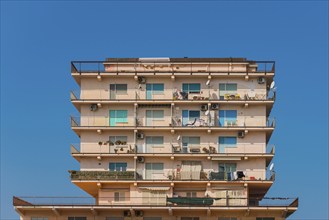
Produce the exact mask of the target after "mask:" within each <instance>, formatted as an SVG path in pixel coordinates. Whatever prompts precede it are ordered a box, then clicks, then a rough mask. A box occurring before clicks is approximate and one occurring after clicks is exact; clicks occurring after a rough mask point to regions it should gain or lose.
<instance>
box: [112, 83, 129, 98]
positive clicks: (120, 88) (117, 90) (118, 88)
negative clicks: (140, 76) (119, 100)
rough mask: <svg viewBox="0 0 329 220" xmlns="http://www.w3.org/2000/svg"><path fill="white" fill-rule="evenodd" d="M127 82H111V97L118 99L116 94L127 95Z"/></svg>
mask: <svg viewBox="0 0 329 220" xmlns="http://www.w3.org/2000/svg"><path fill="white" fill-rule="evenodd" d="M126 94H127V84H110V99H116V95H126Z"/></svg>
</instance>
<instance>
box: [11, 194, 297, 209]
mask: <svg viewBox="0 0 329 220" xmlns="http://www.w3.org/2000/svg"><path fill="white" fill-rule="evenodd" d="M13 205H14V206H54V205H56V206H71V207H73V206H80V207H81V206H97V205H109V206H110V207H116V206H120V207H122V206H127V207H132V206H139V207H141V206H144V207H149V206H151V207H152V206H154V207H157V206H159V207H171V206H175V207H184V206H193V207H204V206H211V207H229V206H231V207H236V206H240V207H298V198H281V197H276V198H270V197H265V198H246V197H232V196H231V197H229V196H227V197H194V198H187V197H172V196H169V197H155V198H154V199H150V197H122V198H119V199H118V198H114V197H98V198H97V200H96V199H95V198H93V197H13Z"/></svg>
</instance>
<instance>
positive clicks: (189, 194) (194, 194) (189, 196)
mask: <svg viewBox="0 0 329 220" xmlns="http://www.w3.org/2000/svg"><path fill="white" fill-rule="evenodd" d="M186 197H188V198H195V197H196V192H186Z"/></svg>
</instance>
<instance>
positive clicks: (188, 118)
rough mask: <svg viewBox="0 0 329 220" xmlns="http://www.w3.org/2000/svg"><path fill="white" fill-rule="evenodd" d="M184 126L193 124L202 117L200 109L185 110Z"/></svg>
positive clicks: (183, 113) (183, 112)
mask: <svg viewBox="0 0 329 220" xmlns="http://www.w3.org/2000/svg"><path fill="white" fill-rule="evenodd" d="M182 116H183V126H186V125H188V124H193V123H194V122H195V121H196V120H198V119H200V111H195V110H183V111H182Z"/></svg>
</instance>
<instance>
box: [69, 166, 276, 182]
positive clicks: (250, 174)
mask: <svg viewBox="0 0 329 220" xmlns="http://www.w3.org/2000/svg"><path fill="white" fill-rule="evenodd" d="M69 173H70V176H71V180H95V181H96V180H113V181H117V180H122V181H124V180H131V181H132V180H135V181H148V180H152V181H274V179H275V173H274V172H266V171H236V172H218V171H210V170H208V171H202V170H201V171H189V170H180V171H177V170H175V169H165V170H162V171H161V170H159V171H156V172H153V171H150V170H149V171H145V169H144V168H138V169H136V171H74V170H70V171H69Z"/></svg>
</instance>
